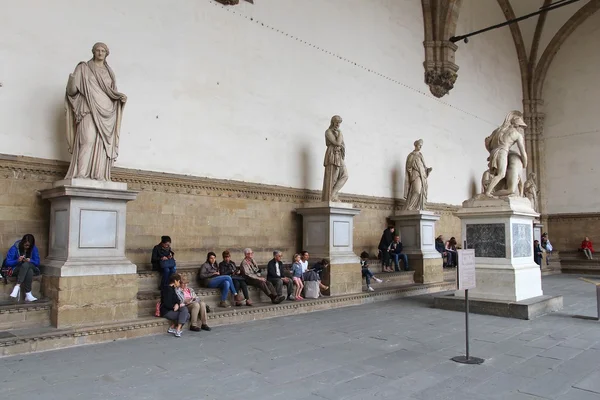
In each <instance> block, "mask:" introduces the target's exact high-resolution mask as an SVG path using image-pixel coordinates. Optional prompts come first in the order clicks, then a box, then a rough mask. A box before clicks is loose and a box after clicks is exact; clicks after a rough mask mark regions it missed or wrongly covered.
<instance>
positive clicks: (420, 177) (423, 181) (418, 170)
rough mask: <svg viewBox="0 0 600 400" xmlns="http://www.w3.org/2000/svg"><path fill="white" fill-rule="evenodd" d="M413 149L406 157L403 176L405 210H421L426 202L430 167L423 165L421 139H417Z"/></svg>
mask: <svg viewBox="0 0 600 400" xmlns="http://www.w3.org/2000/svg"><path fill="white" fill-rule="evenodd" d="M414 145H415V149H414V150H413V152H412V153H410V154H409V155H408V157H406V176H405V178H404V197H405V198H406V202H405V203H404V209H405V210H423V209H425V203H427V178H428V177H429V174H430V173H431V170H432V168H428V167H427V166H426V165H425V159H424V158H423V154H421V148H422V147H423V139H419V140H417V141H416V142H415V143H414Z"/></svg>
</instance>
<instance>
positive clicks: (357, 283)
mask: <svg viewBox="0 0 600 400" xmlns="http://www.w3.org/2000/svg"><path fill="white" fill-rule="evenodd" d="M296 212H297V213H298V214H300V215H302V220H303V221H302V248H303V249H304V250H306V251H308V252H309V253H310V256H311V258H312V259H313V260H318V259H322V258H328V259H329V261H330V267H329V268H328V270H327V271H326V272H325V276H324V277H323V283H324V284H325V285H328V286H329V288H330V289H329V291H330V294H331V295H342V294H350V293H360V292H361V290H362V275H361V270H360V259H359V258H358V256H357V255H356V254H354V250H353V231H354V216H355V215H358V214H359V213H360V210H357V209H354V208H352V204H347V203H333V202H319V203H312V204H306V205H305V206H304V207H303V208H299V209H297V210H296Z"/></svg>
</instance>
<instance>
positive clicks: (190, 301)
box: [176, 278, 210, 332]
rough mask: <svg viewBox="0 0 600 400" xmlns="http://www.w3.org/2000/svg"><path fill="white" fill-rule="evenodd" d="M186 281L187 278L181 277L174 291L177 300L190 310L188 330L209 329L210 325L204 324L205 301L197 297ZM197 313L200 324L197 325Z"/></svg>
mask: <svg viewBox="0 0 600 400" xmlns="http://www.w3.org/2000/svg"><path fill="white" fill-rule="evenodd" d="M188 283H189V282H188V280H187V278H182V279H181V286H180V287H178V288H177V289H176V291H177V296H178V297H179V300H180V301H181V303H183V305H185V306H186V307H187V309H188V311H189V312H190V316H191V322H190V331H194V332H200V330H203V331H210V327H209V326H208V325H207V324H206V311H207V310H206V303H205V302H203V301H202V300H200V299H199V298H198V296H197V295H196V292H194V289H192V288H191V287H188ZM198 315H200V323H201V325H200V326H198Z"/></svg>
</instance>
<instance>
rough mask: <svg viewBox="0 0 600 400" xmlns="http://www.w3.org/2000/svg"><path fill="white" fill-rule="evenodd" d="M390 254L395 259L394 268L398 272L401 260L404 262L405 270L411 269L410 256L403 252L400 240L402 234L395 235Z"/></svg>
mask: <svg viewBox="0 0 600 400" xmlns="http://www.w3.org/2000/svg"><path fill="white" fill-rule="evenodd" d="M389 254H390V258H391V259H392V260H393V261H394V268H395V270H396V272H400V260H402V261H403V262H404V270H405V271H408V270H409V267H408V256H407V255H406V254H404V253H403V252H402V242H401V241H400V235H394V241H393V242H392V244H391V245H390V249H389Z"/></svg>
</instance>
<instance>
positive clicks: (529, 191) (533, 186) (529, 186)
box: [523, 172, 540, 212]
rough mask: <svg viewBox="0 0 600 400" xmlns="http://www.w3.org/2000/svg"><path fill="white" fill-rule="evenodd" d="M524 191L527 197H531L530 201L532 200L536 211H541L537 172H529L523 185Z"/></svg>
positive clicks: (532, 205)
mask: <svg viewBox="0 0 600 400" xmlns="http://www.w3.org/2000/svg"><path fill="white" fill-rule="evenodd" d="M523 193H524V195H525V197H527V198H528V199H529V201H531V207H533V209H534V210H535V211H536V212H539V211H540V210H539V205H538V194H539V190H538V187H537V182H536V174H535V172H530V173H529V178H528V179H527V180H526V181H525V185H524V187H523Z"/></svg>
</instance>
